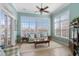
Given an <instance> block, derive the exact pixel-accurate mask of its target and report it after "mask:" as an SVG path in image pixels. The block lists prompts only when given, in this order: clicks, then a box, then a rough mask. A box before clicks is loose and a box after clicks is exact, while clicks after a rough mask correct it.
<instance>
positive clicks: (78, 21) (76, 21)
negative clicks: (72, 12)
mask: <svg viewBox="0 0 79 59" xmlns="http://www.w3.org/2000/svg"><path fill="white" fill-rule="evenodd" d="M71 25H73V26H75V27H78V26H79V17H76V18H74V19H73V20H72V22H71Z"/></svg>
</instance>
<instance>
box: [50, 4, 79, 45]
mask: <svg viewBox="0 0 79 59" xmlns="http://www.w3.org/2000/svg"><path fill="white" fill-rule="evenodd" d="M67 10H68V11H69V12H70V20H69V21H70V22H71V21H72V20H73V19H74V18H75V17H77V16H79V4H78V3H73V4H69V5H68V6H66V7H64V8H63V9H60V10H56V11H55V12H56V13H54V14H51V16H50V17H51V34H52V37H53V38H54V39H53V40H54V41H56V42H59V43H62V44H65V45H68V43H69V39H65V38H61V37H56V36H54V28H53V27H54V23H53V20H54V17H55V16H57V15H59V14H61V13H63V12H65V11H67ZM69 35H71V33H70V29H69Z"/></svg>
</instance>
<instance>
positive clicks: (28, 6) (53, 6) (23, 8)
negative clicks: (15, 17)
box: [14, 3, 68, 15]
mask: <svg viewBox="0 0 79 59" xmlns="http://www.w3.org/2000/svg"><path fill="white" fill-rule="evenodd" d="M14 5H15V7H16V10H17V11H18V12H25V13H35V14H39V12H36V11H38V9H37V8H36V6H39V7H40V6H41V3H15V4H14ZM67 5H68V3H43V7H45V6H48V7H49V8H48V9H47V10H48V11H49V12H50V13H53V12H54V11H55V10H57V9H58V10H59V9H61V8H63V7H64V6H67ZM50 13H48V14H50ZM43 14H47V13H43ZM48 14H47V15H48Z"/></svg>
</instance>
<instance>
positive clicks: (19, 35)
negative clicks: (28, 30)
mask: <svg viewBox="0 0 79 59" xmlns="http://www.w3.org/2000/svg"><path fill="white" fill-rule="evenodd" d="M20 16H30V17H39V18H47V19H48V20H49V31H48V35H51V32H50V30H51V29H50V28H51V26H50V17H49V16H44V15H37V14H31V13H22V12H18V20H17V36H18V38H17V39H20V38H21V22H20V21H21V20H20Z"/></svg>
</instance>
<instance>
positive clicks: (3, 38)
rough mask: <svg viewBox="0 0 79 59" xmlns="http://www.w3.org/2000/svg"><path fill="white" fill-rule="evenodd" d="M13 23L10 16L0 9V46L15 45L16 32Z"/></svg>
mask: <svg viewBox="0 0 79 59" xmlns="http://www.w3.org/2000/svg"><path fill="white" fill-rule="evenodd" d="M13 21H15V20H14V18H12V17H11V16H10V15H8V14H7V13H6V12H5V11H3V10H2V9H0V46H5V47H7V46H11V45H15V42H13V41H15V39H16V38H15V35H14V32H15V31H16V29H14V28H15V25H14V24H13V23H15V22H13Z"/></svg>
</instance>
